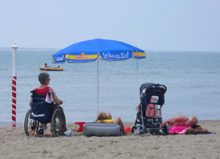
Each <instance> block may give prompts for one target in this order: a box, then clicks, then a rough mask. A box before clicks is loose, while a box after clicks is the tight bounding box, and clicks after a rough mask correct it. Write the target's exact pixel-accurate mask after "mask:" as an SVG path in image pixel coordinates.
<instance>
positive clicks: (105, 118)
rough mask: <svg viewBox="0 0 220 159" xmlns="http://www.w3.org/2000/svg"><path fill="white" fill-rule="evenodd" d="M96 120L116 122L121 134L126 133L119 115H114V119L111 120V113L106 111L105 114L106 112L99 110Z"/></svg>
mask: <svg viewBox="0 0 220 159" xmlns="http://www.w3.org/2000/svg"><path fill="white" fill-rule="evenodd" d="M96 122H104V123H116V124H118V125H120V126H121V132H122V134H123V135H126V133H125V130H124V124H123V122H122V120H121V118H120V117H116V118H115V119H114V120H112V115H111V113H108V115H107V114H106V113H104V112H101V113H100V114H99V115H98V117H97V119H96Z"/></svg>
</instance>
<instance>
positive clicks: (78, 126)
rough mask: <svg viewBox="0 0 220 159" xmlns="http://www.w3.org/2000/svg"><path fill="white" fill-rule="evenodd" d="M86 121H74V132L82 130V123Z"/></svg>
mask: <svg viewBox="0 0 220 159" xmlns="http://www.w3.org/2000/svg"><path fill="white" fill-rule="evenodd" d="M85 123H86V122H75V123H74V127H75V128H76V132H82V131H83V125H84V124H85Z"/></svg>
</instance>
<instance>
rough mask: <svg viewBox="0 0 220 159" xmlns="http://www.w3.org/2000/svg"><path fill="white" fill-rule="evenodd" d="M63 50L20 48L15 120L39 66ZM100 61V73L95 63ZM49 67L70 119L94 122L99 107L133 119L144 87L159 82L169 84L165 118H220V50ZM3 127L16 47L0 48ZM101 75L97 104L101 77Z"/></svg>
mask: <svg viewBox="0 0 220 159" xmlns="http://www.w3.org/2000/svg"><path fill="white" fill-rule="evenodd" d="M59 50H60V49H37V48H18V49H17V53H16V68H17V84H16V89H17V91H16V93H17V98H16V100H17V103H16V124H17V125H23V123H24V118H25V115H26V112H27V111H28V109H29V101H30V96H31V94H30V91H31V90H33V89H34V88H36V87H38V86H39V85H40V83H39V81H38V75H39V73H40V72H41V71H40V66H44V64H45V63H47V65H48V66H52V67H57V64H53V63H52V54H54V53H56V52H57V51H59ZM98 66H99V78H97V67H98ZM60 67H62V68H63V69H64V70H63V71H57V72H56V71H50V72H48V73H49V74H50V79H51V80H50V85H49V86H50V87H52V88H53V89H54V90H55V92H56V93H57V96H58V98H60V99H62V100H63V105H62V107H63V108H64V112H65V115H66V121H67V123H68V124H73V123H74V122H78V121H85V122H88V121H94V120H95V118H96V114H97V110H99V111H106V112H107V111H110V112H111V114H112V116H113V118H115V117H117V116H120V117H121V119H122V121H125V122H135V119H136V107H137V105H138V104H139V103H140V91H139V89H140V86H141V85H142V84H143V83H159V84H163V85H165V86H166V87H167V92H166V94H165V103H164V105H163V107H162V118H163V120H167V119H169V118H171V117H173V116H175V115H185V116H188V117H190V116H192V115H195V116H197V117H198V119H199V120H219V119H220V102H219V101H220V52H199V51H198V52H195V51H152V50H149V51H146V59H142V60H137V59H129V60H125V61H117V62H115V61H111V62H109V61H103V60H99V65H97V61H95V62H91V63H64V64H60ZM0 68H1V69H0V100H1V101H0V126H5V125H11V122H12V90H11V89H12V88H11V87H12V49H11V48H10V47H8V48H0ZM98 80H99V109H98V108H97V103H98V98H97V96H98V95H97V94H98V91H97V90H98V88H97V81H98Z"/></svg>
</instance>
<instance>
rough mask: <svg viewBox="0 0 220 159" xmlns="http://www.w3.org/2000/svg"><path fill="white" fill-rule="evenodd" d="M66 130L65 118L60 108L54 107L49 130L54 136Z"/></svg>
mask: <svg viewBox="0 0 220 159" xmlns="http://www.w3.org/2000/svg"><path fill="white" fill-rule="evenodd" d="M64 131H66V120H65V115H64V113H63V110H62V109H61V108H58V109H55V111H54V113H53V115H52V119H51V132H52V134H53V136H54V137H57V136H60V135H63V134H64Z"/></svg>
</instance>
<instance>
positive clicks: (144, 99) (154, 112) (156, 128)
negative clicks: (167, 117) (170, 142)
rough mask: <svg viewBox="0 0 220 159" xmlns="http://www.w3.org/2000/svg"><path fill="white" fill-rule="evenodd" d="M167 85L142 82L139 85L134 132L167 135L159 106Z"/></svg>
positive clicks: (161, 103) (160, 106)
mask: <svg viewBox="0 0 220 159" xmlns="http://www.w3.org/2000/svg"><path fill="white" fill-rule="evenodd" d="M166 90H167V87H166V86H164V85H161V84H154V83H144V84H142V85H141V87H140V101H141V102H140V104H139V105H138V107H137V117H136V120H135V125H134V126H133V127H132V132H133V133H135V134H144V133H150V134H155V135H168V134H169V128H168V126H167V125H165V126H162V115H161V108H162V106H163V104H164V94H165V92H166Z"/></svg>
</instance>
